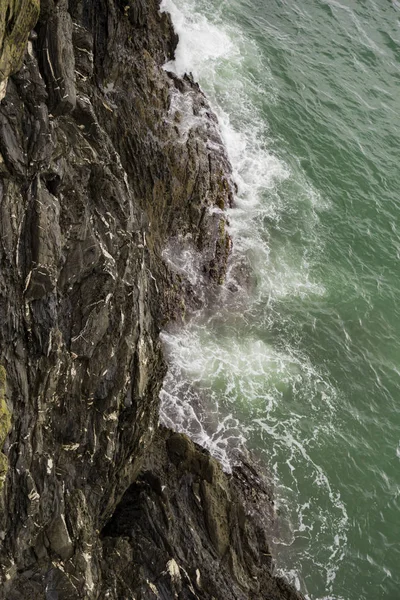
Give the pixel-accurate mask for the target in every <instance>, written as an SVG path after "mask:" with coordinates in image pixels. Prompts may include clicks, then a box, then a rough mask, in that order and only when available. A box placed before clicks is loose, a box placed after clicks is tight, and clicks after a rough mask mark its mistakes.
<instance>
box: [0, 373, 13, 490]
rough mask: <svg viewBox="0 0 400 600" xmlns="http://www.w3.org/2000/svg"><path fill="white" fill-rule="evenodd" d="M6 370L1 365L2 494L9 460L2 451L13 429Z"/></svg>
mask: <svg viewBox="0 0 400 600" xmlns="http://www.w3.org/2000/svg"><path fill="white" fill-rule="evenodd" d="M6 379H7V376H6V370H5V368H4V367H3V366H2V365H0V492H1V489H2V487H3V485H4V480H5V478H6V475H7V469H8V460H7V457H6V456H5V455H4V454H3V452H2V451H1V450H2V448H3V445H4V442H5V440H6V437H7V435H8V434H9V432H10V429H11V412H10V410H9V408H8V406H7V401H6V396H5V392H6Z"/></svg>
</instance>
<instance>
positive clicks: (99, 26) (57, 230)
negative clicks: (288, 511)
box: [0, 0, 301, 600]
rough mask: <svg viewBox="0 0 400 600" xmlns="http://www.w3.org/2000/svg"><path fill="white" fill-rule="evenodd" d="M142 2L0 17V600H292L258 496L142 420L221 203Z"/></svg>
mask: <svg viewBox="0 0 400 600" xmlns="http://www.w3.org/2000/svg"><path fill="white" fill-rule="evenodd" d="M176 44H177V38H176V35H175V33H174V30H173V27H172V25H171V21H170V18H169V16H168V15H167V14H161V13H160V12H159V5H158V2H157V0H69V1H68V0H58V1H56V0H42V1H41V2H40V12H39V1H38V0H3V2H2V5H1V8H0V99H1V102H0V322H1V327H0V365H1V366H0V445H1V448H0V450H2V454H0V543H1V546H0V581H1V587H0V598H1V599H6V600H25V599H29V600H34V599H39V598H40V599H46V600H74V599H77V600H78V599H87V600H94V599H97V600H100V599H104V600H105V599H109V600H117V599H118V600H125V599H128V598H136V599H138V600H139V599H155V598H164V599H170V598H181V599H186V598H188V599H189V598H199V599H202V598H204V599H208V598H209V599H211V598H215V599H216V600H220V599H221V600H222V599H227V600H229V599H231V598H232V599H238V600H239V599H243V600H244V599H246V598H254V599H256V598H259V599H261V598H266V599H268V598H269V599H271V600H274V599H276V600H280V599H283V598H286V599H293V600H294V599H298V598H301V596H300V595H299V594H298V593H297V592H296V591H295V590H294V589H292V588H291V587H290V586H288V584H286V583H285V582H284V581H283V580H282V579H279V578H275V577H274V576H273V564H272V558H271V556H270V553H269V550H268V534H269V531H270V529H269V528H270V527H271V523H272V521H273V510H272V504H271V491H270V490H269V488H268V484H267V483H266V482H265V480H264V479H263V478H262V477H261V476H260V475H258V474H257V473H256V471H255V470H254V468H253V467H252V466H251V465H250V464H246V463H243V465H242V466H241V467H238V469H236V470H235V472H234V474H233V475H232V476H228V475H226V474H224V473H223V472H222V471H221V469H220V467H219V465H218V464H217V462H216V461H215V460H213V459H212V458H210V457H209V456H208V454H207V453H206V452H205V451H203V450H201V449H200V448H198V447H196V446H195V445H194V444H193V443H192V442H191V441H190V440H188V439H187V438H186V437H185V436H182V435H179V434H176V433H172V432H170V431H168V430H165V429H163V428H159V427H158V405H159V391H160V387H161V384H162V381H163V377H164V374H165V364H164V360H163V356H162V350H161V345H160V341H159V332H160V329H161V327H162V326H163V325H164V324H165V323H166V322H168V321H169V320H171V319H177V318H181V317H182V314H183V312H184V310H185V305H189V306H191V305H193V304H196V303H197V302H199V301H200V300H199V299H198V298H197V297H196V290H194V289H193V288H192V286H191V284H190V281H189V280H186V278H185V275H184V273H182V272H178V271H177V270H174V269H173V268H172V267H171V263H170V262H168V263H167V262H166V261H165V260H163V251H164V249H165V248H166V247H167V245H169V247H170V248H173V252H174V253H175V254H176V255H177V256H179V253H180V252H181V251H182V249H183V248H185V247H187V246H188V245H190V247H191V248H193V249H194V250H195V251H196V252H197V253H198V256H199V257H201V260H200V263H199V269H200V271H201V273H202V277H203V279H204V281H205V282H206V284H207V286H208V287H209V288H212V287H213V286H218V284H219V283H220V282H221V281H222V280H223V278H224V274H225V269H226V263H227V260H228V255H229V251H230V239H229V235H228V234H227V232H226V227H225V224H226V216H225V212H224V209H225V208H226V207H228V206H229V205H230V204H231V202H232V198H233V189H232V183H231V174H230V165H229V161H228V159H227V157H226V154H225V150H224V147H223V144H222V142H221V139H220V136H219V132H218V126H217V122H216V117H215V116H214V114H213V113H212V111H211V110H210V107H209V105H208V103H207V99H206V98H205V97H204V95H203V94H202V92H201V90H200V89H199V87H198V86H197V84H196V83H195V82H194V81H193V80H192V78H191V77H189V76H186V77H185V78H183V79H180V78H178V77H176V76H174V75H172V74H168V73H166V72H165V71H164V70H163V68H162V65H163V64H165V62H167V61H168V60H171V59H172V58H173V55H174V51H175V48H176Z"/></svg>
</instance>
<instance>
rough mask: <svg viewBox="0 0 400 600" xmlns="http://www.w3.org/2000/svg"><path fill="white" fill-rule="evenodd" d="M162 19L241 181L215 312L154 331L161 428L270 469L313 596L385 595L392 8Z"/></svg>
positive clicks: (398, 567)
mask: <svg viewBox="0 0 400 600" xmlns="http://www.w3.org/2000/svg"><path fill="white" fill-rule="evenodd" d="M163 8H164V9H165V10H168V11H170V12H171V14H172V17H173V21H174V24H175V27H176V29H177V31H178V33H179V34H180V44H179V46H178V49H177V54H176V60H175V61H174V63H172V64H170V65H166V68H167V69H168V68H169V69H173V70H175V71H176V72H178V73H180V74H182V73H183V72H185V71H192V72H193V74H194V76H195V77H196V78H197V79H198V80H199V82H200V84H201V86H202V88H203V89H204V90H205V92H206V93H207V95H208V97H209V100H210V102H211V104H212V106H213V108H214V110H215V111H216V113H217V114H218V117H219V121H220V128H221V133H222V136H223V139H224V142H225V144H226V146H227V149H228V152H229V157H230V159H231V162H232V165H233V170H234V178H235V180H236V183H237V185H238V193H237V197H236V200H235V206H234V208H233V209H232V210H231V211H230V227H231V233H232V237H233V241H234V252H233V256H232V261H231V268H230V272H229V274H228V278H227V283H226V286H225V288H224V289H223V291H222V293H221V300H220V301H219V302H218V303H217V305H216V306H214V307H212V310H208V311H207V312H206V313H205V312H204V313H202V314H199V315H197V316H196V317H195V318H194V319H193V320H192V321H191V322H190V323H189V324H188V325H187V326H186V327H185V328H184V329H183V330H180V331H168V332H165V334H164V341H165V347H166V349H167V353H168V356H169V360H170V370H169V374H168V376H167V378H166V383H165V386H164V390H163V392H162V401H163V419H164V421H165V422H167V423H170V424H171V423H172V424H173V425H174V426H175V427H177V428H178V429H182V430H184V431H188V432H189V433H190V434H191V435H192V436H193V437H194V438H195V439H196V440H197V441H199V442H201V443H203V444H204V445H206V446H207V447H209V448H210V450H211V451H212V452H213V453H214V454H215V455H217V456H219V457H220V458H221V459H222V460H223V461H224V462H225V465H226V466H228V465H229V460H230V459H229V450H230V449H231V448H234V447H237V446H240V445H241V444H242V443H243V442H244V443H246V445H247V446H248V447H249V448H251V449H252V450H253V451H254V452H255V453H256V455H257V456H258V457H259V459H260V460H261V461H262V462H263V463H264V464H265V465H266V466H267V468H268V469H269V470H270V472H271V473H272V474H273V477H274V480H275V483H276V495H277V512H278V528H277V530H276V532H274V536H275V541H274V553H275V555H276V557H277V565H278V568H279V569H280V570H281V571H282V572H284V573H285V574H286V575H287V576H288V577H289V578H291V580H292V581H294V582H295V583H296V585H297V586H298V587H299V588H300V589H301V590H302V591H303V592H304V593H305V594H307V595H308V597H309V598H310V599H312V600H317V599H319V600H322V599H335V600H381V599H382V600H397V599H400V307H399V303H398V299H399V298H400V166H399V160H400V5H397V3H396V2H391V1H389V0H385V1H384V0H380V2H378V1H372V0H358V1H355V0H341V1H340V2H339V1H336V0H302V2H294V1H292V2H289V1H288V0H286V1H285V0H280V1H278V0H271V1H269V2H265V1H261V0H231V1H230V2H217V1H216V0H175V2H174V3H173V2H172V1H171V0H165V1H164V2H163ZM189 126H190V125H189ZM192 258H193V257H192ZM194 265H195V260H194V259H193V260H190V256H189V257H188V259H187V263H186V264H185V265H184V270H186V271H187V272H190V271H191V270H193V269H195V267H194ZM239 270H240V271H241V272H243V270H245V271H246V272H248V273H249V274H250V275H249V279H250V284H249V285H248V286H246V288H243V289H239V291H238V290H237V288H238V285H237V273H238V271H239ZM193 277H195V274H194V275H193Z"/></svg>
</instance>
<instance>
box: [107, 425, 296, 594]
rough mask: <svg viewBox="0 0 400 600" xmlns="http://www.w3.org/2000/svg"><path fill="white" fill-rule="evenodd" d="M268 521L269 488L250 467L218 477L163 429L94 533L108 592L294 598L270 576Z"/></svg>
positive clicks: (199, 454)
mask: <svg viewBox="0 0 400 600" xmlns="http://www.w3.org/2000/svg"><path fill="white" fill-rule="evenodd" d="M275 521H276V519H275V514H274V510H273V503H272V490H271V486H270V484H269V483H268V481H267V479H265V477H263V476H262V475H261V474H260V473H259V472H257V470H255V468H254V465H253V464H252V463H251V462H247V461H246V460H243V461H242V464H241V465H240V466H238V467H236V468H235V469H234V470H233V474H232V475H226V474H225V473H223V472H222V470H221V467H220V465H219V464H218V463H217V461H216V460H214V459H213V458H211V457H210V456H209V454H208V453H207V451H205V450H203V449H202V448H200V447H199V446H197V445H196V444H194V443H193V442H192V441H191V440H189V439H188V438H187V437H186V436H185V435H183V434H178V433H173V432H171V431H169V430H168V429H164V428H161V429H160V430H159V431H158V432H157V434H156V437H155V440H154V442H153V445H152V448H151V452H150V453H149V454H148V456H147V457H146V460H145V462H144V465H143V467H142V471H141V473H140V474H139V477H138V478H137V480H136V481H135V483H134V484H132V485H131V486H130V487H129V488H128V490H127V491H126V493H125V494H124V496H123V498H122V500H121V502H120V503H119V505H118V506H117V508H116V511H115V513H114V515H113V517H112V518H111V519H110V521H109V522H108V523H107V524H106V526H105V527H104V529H103V531H102V536H103V544H104V548H105V549H106V552H104V563H103V565H104V566H103V572H104V574H105V579H106V580H107V582H108V586H109V588H108V589H109V590H110V593H111V590H112V594H116V596H117V597H119V598H128V597H129V593H131V592H132V591H133V594H134V597H135V598H143V599H149V600H150V599H152V600H153V599H154V600H155V599H156V598H160V599H163V600H169V599H172V598H179V599H181V600H195V599H205V600H206V599H207V600H212V599H213V598H214V599H218V600H219V599H220V598H224V600H246V599H249V598H260V599H261V598H263V599H270V600H282V599H283V598H286V599H287V600H299V599H300V595H299V594H298V593H297V592H296V591H295V590H294V589H292V588H291V587H290V586H289V585H288V584H287V583H286V582H285V581H284V580H283V579H282V578H279V577H275V576H274V574H273V562H272V556H271V553H270V548H269V544H268V537H269V536H270V535H271V533H272V531H273V529H274V527H275ZM117 557H120V560H119V561H118V560H117ZM116 564H118V570H115V565H116Z"/></svg>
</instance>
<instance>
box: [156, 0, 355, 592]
mask: <svg viewBox="0 0 400 600" xmlns="http://www.w3.org/2000/svg"><path fill="white" fill-rule="evenodd" d="M162 10H168V11H169V12H170V13H171V15H172V18H173V22H174V25H175V28H176V30H177V33H178V34H179V37H180V42H179V45H178V48H177V52H176V60H175V61H173V62H170V63H168V64H166V65H165V69H167V70H172V71H174V72H175V73H177V74H179V75H183V74H184V73H185V72H192V73H193V75H194V77H195V78H196V79H198V80H199V81H200V84H201V85H202V87H203V89H205V91H206V92H207V94H208V98H209V100H210V102H211V104H212V107H213V109H214V110H215V112H216V114H217V115H218V118H219V124H220V130H221V135H222V138H223V140H224V142H225V145H226V148H227V151H228V155H229V158H230V161H231V163H232V167H233V175H234V179H235V182H236V185H237V194H236V197H235V203H234V207H233V208H232V209H230V210H229V220H230V233H231V235H232V238H233V242H234V243H233V252H232V256H231V259H230V263H229V268H228V277H227V281H226V283H225V285H224V286H222V288H221V292H220V299H219V301H218V303H216V305H215V306H214V307H213V310H212V311H211V313H210V310H207V311H205V312H201V311H200V312H199V313H198V314H195V315H193V316H192V318H191V320H190V322H189V323H188V324H187V325H186V326H185V327H184V328H183V329H181V330H178V331H177V330H173V331H172V330H171V331H166V332H164V333H163V335H162V339H163V341H164V345H165V350H166V355H167V358H168V362H169V371H168V374H167V376H166V379H165V382H164V387H163V390H162V392H161V400H162V406H161V419H162V421H163V422H164V423H166V424H167V425H169V426H172V427H174V428H176V429H178V430H179V431H184V432H186V433H188V434H189V435H190V436H191V437H192V438H193V439H194V440H195V441H196V442H198V443H200V444H201V445H203V446H204V447H206V448H208V449H209V450H210V452H211V453H212V454H213V455H215V456H216V457H217V458H218V459H219V460H221V462H222V464H223V466H224V468H225V469H226V470H228V471H229V469H230V468H231V464H232V455H233V454H232V453H233V451H234V450H235V449H237V448H240V447H241V446H242V444H246V445H247V446H248V447H250V448H252V449H253V451H255V452H256V454H258V455H259V456H260V457H262V459H263V460H264V461H265V463H266V464H267V465H268V467H269V469H270V470H271V472H272V473H273V474H274V476H275V479H276V489H277V506H278V508H279V512H280V514H281V516H282V525H281V529H280V532H279V536H277V539H276V540H275V543H276V551H277V552H278V560H279V564H280V566H281V568H282V569H283V570H284V571H285V572H286V574H288V575H289V576H290V577H291V578H292V579H293V581H295V582H297V584H298V585H299V586H301V587H302V588H303V590H307V587H306V585H305V581H304V575H303V573H304V570H303V569H304V564H305V563H306V564H307V561H309V564H310V565H311V564H314V565H317V566H318V570H319V572H320V574H321V577H320V581H319V583H320V586H321V589H325V590H326V591H329V590H330V589H331V587H332V582H333V581H334V579H335V574H336V571H337V569H338V568H339V566H340V563H341V561H342V560H343V557H344V548H345V544H346V529H347V514H346V509H345V506H344V504H343V502H342V500H341V498H340V494H339V493H338V491H337V490H335V489H333V488H332V486H331V484H330V482H329V479H328V476H327V475H326V473H325V472H324V469H323V468H322V467H321V466H320V465H319V464H318V446H319V445H323V444H324V443H325V441H326V438H327V437H332V438H333V437H334V435H335V426H334V423H335V420H336V419H337V404H338V395H337V392H336V390H335V388H334V386H333V385H332V384H331V383H330V381H329V377H328V375H327V373H325V372H324V371H323V370H322V371H320V370H319V369H318V368H316V367H315V366H314V365H313V364H312V362H311V361H310V359H309V357H308V356H307V355H306V354H305V353H304V352H303V351H301V350H300V349H299V347H298V346H297V344H296V340H293V339H289V338H288V337H286V336H285V328H286V327H287V322H285V319H282V316H281V315H280V314H279V313H278V312H277V304H278V303H279V302H281V301H282V300H283V301H284V300H285V299H286V298H287V299H288V300H289V302H290V301H292V300H293V298H296V297H300V298H301V299H304V298H310V299H311V301H312V298H313V297H321V296H323V295H324V293H325V288H324V285H323V284H322V283H321V282H320V281H318V280H315V279H314V278H313V275H312V268H311V266H312V263H313V261H314V260H315V257H316V256H317V255H318V253H320V252H321V251H322V250H323V242H322V240H321V238H320V237H318V226H319V212H320V211H327V210H329V209H330V203H329V199H323V198H322V197H321V195H320V194H319V192H318V191H317V190H315V189H314V188H313V186H312V184H311V183H310V181H308V179H307V176H306V174H305V173H304V172H303V170H302V169H301V168H296V165H294V168H293V167H292V166H289V164H288V162H287V161H284V160H282V158H280V157H279V154H278V152H276V151H274V150H272V147H274V148H276V144H275V143H274V140H272V139H271V137H270V134H269V128H268V123H267V122H266V121H265V119H263V116H262V113H261V109H260V107H261V105H262V103H263V102H269V103H271V104H274V103H276V102H277V101H278V100H277V93H276V89H275V88H274V81H273V77H272V75H271V74H268V67H267V65H265V64H263V63H262V60H261V56H260V53H259V52H258V49H257V45H256V44H254V42H253V41H251V40H249V39H247V38H246V37H245V35H244V34H243V32H242V31H241V30H240V29H239V28H237V27H235V26H232V25H230V24H226V23H223V22H222V21H221V20H219V19H218V18H217V19H215V21H214V22H211V21H210V19H209V18H208V17H207V16H206V15H205V14H202V13H200V12H198V11H197V10H196V5H195V4H192V5H190V6H189V4H186V3H182V4H181V5H180V7H179V8H178V7H177V4H174V3H173V2H172V1H170V0H164V1H163V3H162ZM261 71H262V72H263V73H264V79H263V86H265V87H262V86H261V85H260V83H259V82H258V81H257V73H260V72H261ZM265 73H267V75H266V76H265ZM266 83H267V85H266ZM185 123H186V124H187V125H188V126H189V127H190V119H186V120H185ZM185 135H187V132H186V131H185ZM295 219H297V221H298V222H297V224H296V229H295V234H296V235H299V234H300V231H301V235H302V237H303V240H304V243H303V245H302V246H301V248H300V249H301V252H300V253H299V247H298V245H296V244H293V242H292V239H291V236H293V231H290V227H292V225H293V221H294V220H295ZM271 231H272V232H273V233H274V239H271ZM286 233H287V234H288V239H285V234H286ZM170 259H171V255H170V253H169V251H168V249H166V260H170ZM185 261H187V262H185ZM195 264H196V260H195V256H193V253H190V252H187V253H184V254H182V255H181V257H180V259H179V265H178V267H179V269H180V270H181V271H186V270H187V271H188V275H189V277H190V279H191V281H192V282H195V281H196V275H195ZM244 271H245V272H246V273H247V283H248V285H246V286H241V282H242V281H243V272H244ZM238 273H240V274H241V277H240V276H238ZM245 279H246V278H245ZM232 290H234V292H232ZM304 481H307V482H308V484H307V485H308V488H310V487H311V488H313V489H314V497H313V498H312V499H310V498H307V497H305V496H304V494H303V493H302V485H303V482H304ZM320 537H323V538H324V539H325V540H330V541H329V542H327V543H326V547H325V548H322V549H321V547H320V546H318V540H319V538H320ZM317 554H319V556H318V557H317Z"/></svg>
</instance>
